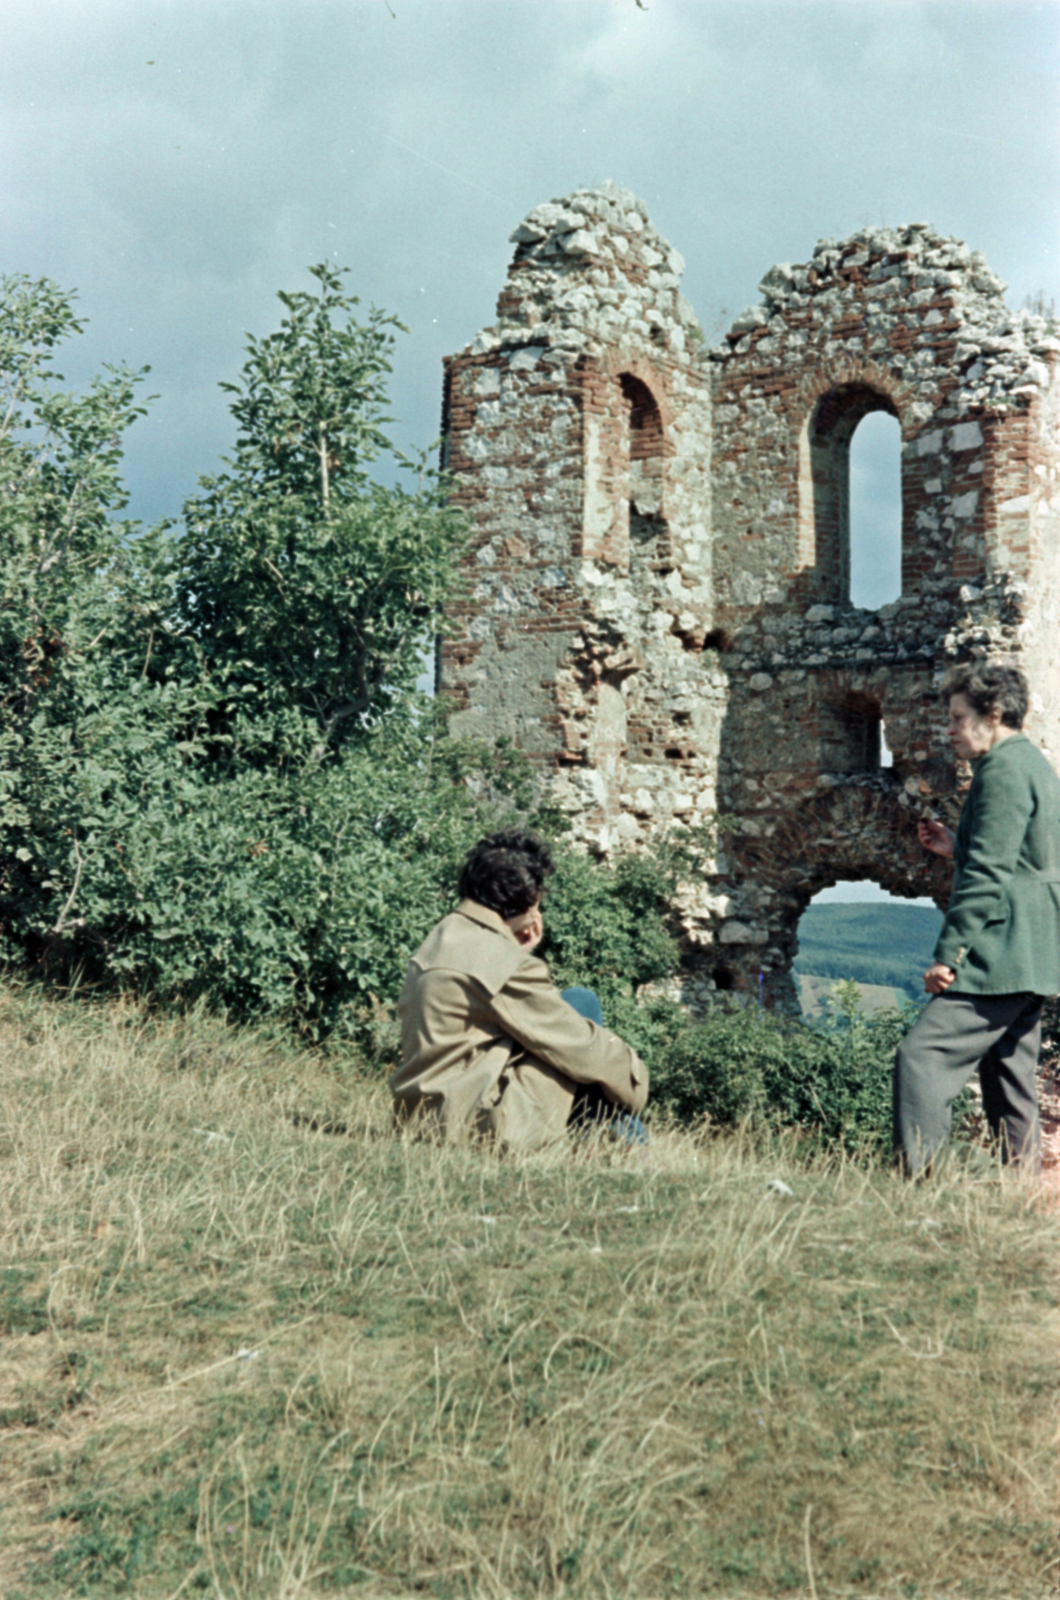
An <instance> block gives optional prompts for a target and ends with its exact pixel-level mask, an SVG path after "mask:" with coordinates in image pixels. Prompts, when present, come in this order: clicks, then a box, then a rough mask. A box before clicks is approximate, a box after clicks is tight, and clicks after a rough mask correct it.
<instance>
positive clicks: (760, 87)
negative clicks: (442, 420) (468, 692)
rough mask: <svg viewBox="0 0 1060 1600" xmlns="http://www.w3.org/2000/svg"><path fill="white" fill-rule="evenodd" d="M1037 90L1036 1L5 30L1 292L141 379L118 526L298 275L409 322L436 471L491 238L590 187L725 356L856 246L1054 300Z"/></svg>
mask: <svg viewBox="0 0 1060 1600" xmlns="http://www.w3.org/2000/svg"><path fill="white" fill-rule="evenodd" d="M1058 69H1060V6H1058V5H1057V4H1056V3H1055V0H1050V3H1023V0H984V3H976V0H969V3H964V0H952V3H950V0H941V3H929V4H915V3H905V0H843V3H840V4H815V3H812V0H792V3H783V4H778V3H775V0H738V3H736V4H731V3H715V0H643V5H638V4H637V0H3V6H2V19H0V239H2V270H3V271H5V272H27V273H30V274H33V275H38V274H46V275H48V276H50V277H52V278H55V279H56V280H58V282H59V283H61V284H63V285H64V286H68V287H71V288H76V289H77V290H78V292H79V295H80V307H81V310H82V311H83V313H84V314H85V315H86V316H87V317H88V318H89V319H90V327H89V331H88V333H87V335H86V336H85V337H84V338H82V339H81V340H80V341H78V346H79V348H78V349H77V351H76V354H75V353H73V352H71V354H70V355H69V356H68V357H67V358H66V360H65V363H64V365H65V370H66V372H67V375H68V376H71V377H75V376H76V377H77V378H79V379H80V378H82V377H85V376H87V375H88V374H89V373H90V372H91V371H93V370H94V369H95V368H96V367H97V366H98V364H99V363H100V362H102V361H105V360H120V359H124V360H127V361H129V362H130V363H132V364H134V365H136V366H140V365H145V364H150V366H151V368H152V369H153V370H152V374H151V379H150V388H151V390H153V391H157V392H158V393H159V395H160V397H161V398H160V399H159V401H158V402H157V403H156V404H155V406H154V408H153V410H152V414H151V417H150V418H149V419H148V420H146V421H143V422H140V423H138V424H137V425H136V427H135V428H134V430H133V432H132V434H131V435H130V441H129V450H128V456H127V477H128V481H129V485H130V488H131V491H132V506H131V509H132V511H133V513H134V514H135V515H138V516H141V517H144V518H147V519H153V518H155V517H158V516H162V515H176V514H178V513H179V509H180V505H181V502H182V500H183V498H184V496H185V495H186V494H188V493H189V492H190V491H191V490H192V489H193V488H194V485H195V479H196V476H197V474H198V473H200V472H205V471H209V470H211V469H213V468H214V467H215V466H216V463H217V458H218V456H219V454H220V453H221V452H222V451H223V450H225V449H226V448H227V447H228V445H229V443H230V441H231V437H232V435H231V429H230V426H229V419H228V416H227V412H226V408H225V402H224V398H223V396H222V395H221V394H220V392H219V390H218V388H217V383H218V380H220V379H223V378H232V377H233V376H234V375H235V373H236V372H237V371H238V368H239V366H240V364H241V361H242V344H243V335H244V332H245V331H246V330H252V331H254V332H256V333H259V334H260V333H264V332H266V331H267V330H268V329H269V328H270V327H272V326H274V325H275V322H276V320H277V317H278V312H279V307H278V303H277V302H276V300H275V298H274V295H275V291H276V290H277V289H280V288H294V287H307V286H308V284H309V281H310V280H308V278H307V274H306V272H305V268H306V266H307V265H308V264H309V263H310V262H313V261H319V260H322V259H324V258H327V259H328V260H330V261H333V262H335V263H336V264H340V265H344V266H348V267H349V268H350V269H351V276H350V279H349V282H350V284H351V285H352V287H353V288H354V290H355V292H356V293H358V294H360V295H361V297H362V299H363V301H364V302H365V303H366V304H368V303H371V302H374V303H375V304H377V305H380V306H383V307H386V308H387V309H388V310H391V311H394V312H396V313H397V314H398V315H399V316H400V317H401V318H402V319H403V321H405V322H406V323H407V325H408V327H409V330H410V332H409V335H408V336H407V337H404V338H403V339H402V340H401V348H400V350H399V353H398V357H397V363H396V368H395V374H394V381H393V391H392V393H393V410H394V413H395V415H396V416H397V418H398V424H397V426H396V428H395V430H394V433H395V437H396V439H397V441H398V442H399V443H400V444H401V445H402V446H405V447H407V446H409V445H425V444H427V443H428V442H429V441H430V440H431V439H432V438H433V437H434V435H435V434H436V433H437V429H438V406H439V378H440V363H441V358H442V356H443V355H444V354H446V353H447V352H450V351H453V350H456V349H458V348H459V347H460V346H462V345H463V344H464V343H465V342H466V341H467V340H468V339H469V338H470V337H471V336H472V335H473V334H474V333H475V331H476V330H477V329H478V328H479V327H481V326H482V325H483V324H485V323H487V322H489V321H491V320H492V317H493V309H494V304H495V301H496V296H497V291H498V289H499V287H500V285H501V282H502V280H503V277H504V273H505V268H506V265H507V261H508V258H509V255H510V248H511V247H510V246H509V245H508V243H507V238H508V234H509V233H510V231H511V229H512V228H513V227H514V225H515V224H516V223H517V222H518V221H519V219H520V217H521V216H523V215H524V214H525V212H526V211H528V210H529V209H530V207H532V206H533V205H535V204H537V202H539V201H541V200H544V199H549V198H551V197H554V196H557V195H562V194H563V193H565V192H566V191H568V190H570V189H572V188H574V187H576V186H578V185H580V184H585V183H592V182H595V181H597V180H599V179H601V178H605V177H612V178H614V179H615V180H616V181H617V182H619V183H622V184H624V185H626V186H627V187H629V188H631V189H633V190H635V191H636V192H637V193H638V194H639V195H641V196H642V197H643V198H644V199H645V200H646V202H647V204H648V207H649V209H650V212H651V215H652V219H653V221H654V222H655V224H656V226H657V227H658V228H659V229H660V231H661V232H662V233H663V234H665V235H666V236H667V237H668V238H669V239H670V240H671V242H672V243H673V244H674V245H676V247H677V248H678V249H679V250H680V251H681V252H682V254H683V255H684V256H685V257H686V259H687V262H688V268H687V271H686V274H685V283H684V288H685V292H686V294H687V295H688V297H689V299H690V300H691V301H692V303H693V305H694V306H695V307H696V309H697V311H698V313H699V316H700V319H701V321H702V322H703V323H704V326H705V327H706V329H707V331H708V334H709V333H713V334H714V335H715V336H717V334H718V333H719V332H720V330H721V328H722V326H723V325H724V323H725V322H726V320H727V319H728V318H731V317H732V316H734V315H735V314H736V313H738V312H739V311H741V310H742V309H743V307H744V306H745V305H747V304H748V303H750V302H751V301H753V300H755V299H756V298H757V293H756V286H757V283H758V281H759V278H760V277H761V276H762V273H763V272H764V271H765V269H766V268H767V267H768V266H769V265H770V264H771V263H772V262H773V261H777V260H791V261H799V260H803V259H805V258H806V256H807V255H808V254H809V252H810V251H812V249H813V245H814V243H815V241H816V240H817V239H818V238H819V237H820V236H821V235H824V234H836V235H842V234H846V233H849V232H851V231H853V230H854V229H856V228H857V227H859V226H861V225H863V224H865V223H896V222H902V221H917V220H924V221H930V222H932V223H934V224H935V225H936V226H938V227H940V228H941V229H943V230H944V231H947V232H952V233H954V234H957V235H959V236H960V237H962V238H964V239H966V240H967V241H968V242H969V243H970V244H972V245H973V247H977V248H980V249H982V250H984V251H985V252H986V255H987V258H988V260H989V261H990V263H991V265H992V266H993V267H994V269H995V271H997V272H1000V274H1001V275H1002V276H1003V277H1004V278H1005V279H1007V280H1008V281H1009V283H1010V284H1011V291H1010V301H1011V303H1012V304H1013V305H1018V304H1020V302H1021V301H1022V300H1023V298H1024V297H1025V296H1026V295H1028V294H1031V293H1034V292H1036V291H1038V290H1041V289H1044V290H1045V291H1046V292H1047V294H1053V293H1055V292H1056V288H1057V242H1056V233H1057V229H1056V221H1057V197H1058V194H1060V185H1058V181H1057V178H1058V174H1057V86H1058V76H1060V73H1058Z"/></svg>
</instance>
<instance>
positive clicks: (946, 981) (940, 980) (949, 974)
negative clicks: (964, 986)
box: [924, 961, 957, 994]
mask: <svg viewBox="0 0 1060 1600" xmlns="http://www.w3.org/2000/svg"><path fill="white" fill-rule="evenodd" d="M956 977H957V974H956V973H955V972H954V970H953V968H952V967H947V966H945V965H944V964H943V963H942V962H941V961H933V962H932V963H931V965H930V967H928V969H927V971H926V972H925V974H924V988H925V989H926V990H927V992H928V994H945V992H946V990H947V989H948V988H949V986H950V984H951V983H953V982H954V980H955V979H956Z"/></svg>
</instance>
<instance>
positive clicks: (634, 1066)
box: [492, 957, 648, 1111]
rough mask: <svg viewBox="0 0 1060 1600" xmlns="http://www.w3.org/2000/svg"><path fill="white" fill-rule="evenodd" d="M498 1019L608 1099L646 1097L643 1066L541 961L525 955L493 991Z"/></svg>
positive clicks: (636, 1107)
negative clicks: (570, 999) (566, 993)
mask: <svg viewBox="0 0 1060 1600" xmlns="http://www.w3.org/2000/svg"><path fill="white" fill-rule="evenodd" d="M492 1008H493V1011H494V1014H495V1016H496V1018H497V1021H498V1023H499V1024H500V1026H501V1027H502V1028H503V1030H504V1031H505V1032H506V1033H508V1034H509V1035H510V1036H511V1038H513V1039H515V1040H516V1041H517V1042H518V1043H519V1044H520V1045H522V1047H523V1049H524V1050H526V1051H528V1052H529V1054H530V1055H532V1056H536V1057H537V1059H538V1060H539V1061H544V1062H547V1064H548V1065H549V1066H551V1067H555V1068H557V1070H558V1071H560V1072H563V1073H565V1074H566V1075H567V1077H568V1078H572V1079H573V1080H574V1082H575V1083H586V1084H590V1083H591V1084H596V1085H597V1086H598V1087H599V1088H600V1089H602V1090H603V1091H604V1093H605V1094H606V1095H607V1097H608V1099H609V1100H612V1101H614V1102H615V1103H616V1104H617V1105H621V1106H624V1107H626V1108H627V1109H628V1110H630V1111H640V1110H641V1109H642V1108H643V1106H644V1104H645V1101H646V1100H647V1098H648V1069H647V1067H646V1066H645V1065H644V1063H643V1061H642V1060H641V1059H640V1057H639V1056H638V1055H637V1054H636V1052H635V1051H634V1050H631V1049H630V1047H629V1045H628V1044H625V1043H623V1041H622V1040H621V1039H619V1038H618V1037H617V1036H616V1035H615V1034H613V1033H611V1032H610V1030H609V1029H607V1028H598V1027H597V1026H596V1024H595V1023H594V1022H589V1021H588V1020H587V1019H586V1018H585V1017H583V1016H580V1015H579V1013H578V1012H577V1011H575V1010H574V1008H573V1006H569V1005H568V1004H567V1002H566V1001H565V1000H564V999H563V996H562V995H561V994H560V992H559V990H558V989H557V988H556V986H555V984H554V983H553V982H552V979H551V978H550V976H549V971H548V967H547V966H546V965H545V963H544V962H543V961H538V960H537V959H536V958H535V957H531V958H529V959H527V960H526V961H524V962H523V963H522V965H521V966H520V967H519V968H518V970H517V971H516V972H515V973H514V974H513V976H512V977H511V978H509V979H508V982H507V983H506V984H505V985H504V987H503V989H501V990H499V991H498V993H497V994H495V995H494V996H493V1000H492Z"/></svg>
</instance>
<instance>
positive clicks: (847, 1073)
mask: <svg viewBox="0 0 1060 1600" xmlns="http://www.w3.org/2000/svg"><path fill="white" fill-rule="evenodd" d="M648 1013H649V1020H650V1024H651V1025H652V1026H653V1028H654V1037H653V1038H651V1039H649V1040H648V1041H647V1043H648V1047H649V1051H650V1059H649V1066H650V1067H651V1069H652V1102H653V1104H655V1105H657V1106H660V1107H665V1108H666V1109H667V1110H669V1111H670V1112H672V1113H673V1115H674V1116H676V1117H677V1118H678V1119H679V1120H681V1121H690V1120H692V1119H694V1118H696V1117H703V1116H706V1117H709V1118H710V1119H711V1121H713V1122H718V1123H722V1124H732V1123H735V1122H738V1121H740V1120H741V1119H743V1118H751V1119H752V1120H754V1121H758V1122H768V1123H774V1124H779V1125H782V1126H801V1127H806V1128H813V1129H814V1130H815V1131H816V1132H817V1134H818V1135H819V1136H820V1137H821V1138H823V1139H825V1140H827V1141H835V1142H838V1143H842V1144H844V1145H846V1146H848V1147H850V1148H853V1147H855V1146H856V1147H864V1146H866V1145H868V1146H875V1147H876V1148H878V1149H880V1150H882V1149H884V1148H885V1147H886V1146H887V1145H888V1143H889V1140H890V1131H891V1081H892V1072H893V1065H894V1052H895V1049H896V1047H897V1045H898V1042H899V1040H900V1039H901V1037H902V1035H903V1034H904V1033H905V1032H906V1030H907V1029H908V1028H909V1027H910V1025H911V1023H912V1021H913V1020H914V1017H915V1011H914V1010H913V1009H912V1008H905V1009H904V1010H902V1011H900V1012H899V1011H884V1012H878V1013H876V1014H875V1015H874V1016H871V1017H865V1016H862V1015H861V1014H860V1013H859V1011H858V1010H857V998H856V994H851V993H850V992H849V991H848V992H847V994H846V995H845V996H843V995H841V996H840V999H839V1002H838V1004H833V1007H832V1010H831V1014H830V1016H829V1017H828V1018H827V1019H826V1020H825V1021H824V1022H821V1023H807V1022H802V1021H800V1020H798V1019H797V1018H789V1017H781V1016H777V1015H775V1014H774V1013H772V1012H768V1011H765V1012H763V1011H759V1010H758V1008H757V1007H754V1006H748V1007H746V1008H743V1007H734V1006H730V1005H725V1006H722V1005H718V1006H717V1007H716V1009H715V1010H713V1011H712V1012H711V1014H710V1015H709V1016H708V1017H707V1018H705V1019H704V1020H703V1021H699V1022H693V1021H690V1020H689V1019H687V1017H684V1016H683V1014H682V1012H681V1011H680V1009H679V1008H678V1007H676V1006H670V1007H667V1006H666V1005H665V1003H656V1005H655V1007H654V1014H653V1008H652V1007H649V1008H648Z"/></svg>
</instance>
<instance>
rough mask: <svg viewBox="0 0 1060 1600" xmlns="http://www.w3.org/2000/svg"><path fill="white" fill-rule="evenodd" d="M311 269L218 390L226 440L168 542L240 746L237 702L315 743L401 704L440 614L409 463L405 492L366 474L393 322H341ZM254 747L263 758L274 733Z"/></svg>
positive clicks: (434, 496) (449, 568)
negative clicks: (225, 393)
mask: <svg viewBox="0 0 1060 1600" xmlns="http://www.w3.org/2000/svg"><path fill="white" fill-rule="evenodd" d="M310 270H311V272H312V274H313V276H314V277H315V278H316V279H317V282H318V284H319V292H318V293H315V294H314V293H297V294H284V293H281V295H280V297H279V298H280V300H281V302H282V304H283V305H284V307H285V308H286V315H285V316H284V318H283V320H282V322H281V324H280V327H279V328H278V329H277V331H276V332H275V333H271V334H269V335H268V336H267V337H266V338H263V339H255V338H253V337H252V338H251V339H250V341H249V343H248V345H247V352H248V358H247V361H246V363H245V365H244V368H243V373H242V377H241V380H240V382H239V383H237V384H225V385H223V387H224V388H226V389H228V390H229V392H230V393H231V394H232V395H233V396H234V399H233V402H232V415H233V416H234V418H235V420H236V423H237V425H238V430H239V431H238V436H237V441H236V447H235V451H234V454H233V456H232V458H231V459H230V460H229V461H227V462H226V467H227V471H225V472H223V473H221V474H219V475H218V476H215V477H211V478H204V479H202V480H201V483H202V489H201V493H200V494H199V495H198V496H196V497H195V498H194V499H192V500H189V501H188V503H187V505H186V507H185V522H186V532H185V533H184V535H183V537H182V538H181V540H180V542H179V546H177V547H175V550H174V558H175V570H176V582H175V589H176V596H177V602H178V607H179V613H180V617H181V620H182V622H183V625H184V627H185V628H186V631H187V633H188V635H190V636H191V638H192V639H194V640H195V641H196V642H197V645H198V648H199V649H200V650H201V652H202V656H203V660H204V662H205V664H206V666H207V668H208V670H209V671H210V673H211V674H212V675H213V676H214V677H216V678H219V679H221V680H223V681H224V683H225V685H226V688H227V689H228V690H229V691H230V695H231V698H230V700H229V702H228V707H229V714H230V715H229V722H230V723H239V725H240V727H241V728H242V732H243V737H242V739H241V749H242V750H243V752H244V755H246V753H247V740H246V733H247V722H246V716H245V712H246V709H247V704H248V697H249V700H250V702H251V703H252V704H253V706H254V709H255V714H256V715H257V716H258V718H259V720H260V718H261V717H262V716H265V717H271V718H273V719H274V720H275V719H276V718H277V717H280V718H281V719H282V718H284V717H287V716H288V714H289V713H290V712H295V713H296V714H297V715H298V716H299V717H305V718H308V719H310V721H311V723H312V725H313V728H314V729H315V740H316V743H315V748H316V751H317V753H318V754H320V753H322V752H323V751H325V750H328V749H333V748H335V747H336V746H337V745H339V744H340V743H342V742H343V741H345V740H347V739H348V738H349V737H350V736H351V735H363V734H364V732H365V731H366V729H367V728H369V727H371V726H372V725H374V724H376V723H377V722H378V721H379V719H380V717H382V716H384V715H385V714H386V713H387V712H388V711H389V710H391V709H392V708H393V707H394V706H396V705H398V704H400V703H401V702H402V700H403V699H404V698H405V697H406V696H407V695H408V693H409V691H410V690H411V689H412V687H413V685H414V684H415V681H416V677H417V675H418V674H419V672H420V671H422V661H423V657H424V654H425V652H426V651H427V649H428V648H429V647H430V645H431V643H432V641H433V638H434V635H435V633H436V632H437V630H438V628H439V626H440V623H441V615H442V609H443V606H444V604H445V601H446V600H447V599H448V598H449V596H450V594H451V593H452V590H453V586H454V581H455V563H454V559H453V558H454V555H455V553H456V550H457V548H458V545H459V543H460V540H461V538H462V523H461V519H460V517H459V516H458V515H457V514H456V513H455V512H454V511H453V510H451V509H450V508H448V507H447V506H446V504H445V498H444V485H443V483H442V482H441V480H440V479H439V477H438V476H437V474H435V473H432V472H429V471H428V470H427V469H426V468H425V467H424V466H423V465H422V463H421V465H420V468H419V472H418V483H417V485H416V487H415V488H414V489H412V490H409V491H406V490H405V489H403V488H400V487H397V488H384V487H383V486H381V485H380V484H378V483H375V482H372V481H371V479H370V478H369V476H368V474H367V471H366V466H367V464H368V463H370V462H371V461H372V460H373V459H375V458H376V457H377V456H378V455H379V453H380V452H381V451H383V450H386V449H389V445H388V441H387V439H386V437H385V435H384V434H383V432H382V431H381V430H382V426H383V424H384V422H385V418H384V415H383V410H384V403H385V377H386V374H387V373H389V371H390V355H391V349H392V345H393V334H392V331H391V330H392V329H393V328H395V327H400V324H399V323H397V322H396V320H395V319H394V318H393V317H390V316H385V315H384V314H383V313H381V312H378V311H372V313H371V314H370V316H369V319H368V321H367V323H365V324H360V323H358V322H356V321H355V319H354V317H353V309H354V308H355V307H356V305H357V304H358V302H357V300H356V299H355V298H352V297H350V296H348V295H346V294H345V293H344V292H343V287H342V279H341V276H340V274H338V273H336V272H334V271H332V269H331V268H330V267H328V266H326V265H320V266H316V267H312V268H311V269H310ZM397 460H398V463H399V466H401V467H403V468H405V469H408V468H409V467H410V463H409V462H407V461H405V460H404V458H403V457H400V456H399V457H397ZM286 737H287V738H288V740H289V733H288V735H287V736H286ZM281 742H282V741H281ZM265 753H266V754H267V755H268V756H269V758H270V759H274V758H275V756H276V753H277V748H276V744H275V742H268V743H267V744H266V747H265Z"/></svg>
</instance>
